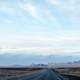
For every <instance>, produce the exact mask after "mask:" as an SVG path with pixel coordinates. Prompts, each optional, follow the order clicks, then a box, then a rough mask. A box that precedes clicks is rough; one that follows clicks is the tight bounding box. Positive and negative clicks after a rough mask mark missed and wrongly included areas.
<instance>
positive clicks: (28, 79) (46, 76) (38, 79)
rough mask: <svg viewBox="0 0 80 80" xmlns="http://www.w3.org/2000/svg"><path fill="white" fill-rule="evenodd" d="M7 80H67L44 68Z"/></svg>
mask: <svg viewBox="0 0 80 80" xmlns="http://www.w3.org/2000/svg"><path fill="white" fill-rule="evenodd" d="M7 80H69V79H66V78H64V77H62V76H61V75H59V74H58V73H56V72H54V71H53V70H51V69H45V70H41V71H39V72H38V71H37V72H36V73H35V74H31V75H27V76H21V77H15V78H11V79H7Z"/></svg>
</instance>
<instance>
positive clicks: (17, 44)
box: [0, 36, 80, 55]
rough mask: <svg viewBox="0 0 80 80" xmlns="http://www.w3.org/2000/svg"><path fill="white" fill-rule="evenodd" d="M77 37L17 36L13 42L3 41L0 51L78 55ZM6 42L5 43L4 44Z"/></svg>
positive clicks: (79, 50) (78, 42)
mask: <svg viewBox="0 0 80 80" xmlns="http://www.w3.org/2000/svg"><path fill="white" fill-rule="evenodd" d="M79 40H80V38H79V37H77V38H76V37H71V36H68V37H66V36H65V37H64V36H58V37H54V38H53V37H42V36H41V37H38V36H36V37H26V36H24V37H22V38H21V37H20V38H19V37H18V38H16V40H15V41H14V42H10V43H7V42H5V43H3V46H0V52H1V53H10V54H11V53H15V54H16V53H19V54H20V53H21V54H22V53H25V54H37V55H50V54H51V55H72V54H73V55H77V54H78V55H80V53H79V52H80V49H79V47H78V45H79V44H80V41H79ZM6 43H7V44H6Z"/></svg>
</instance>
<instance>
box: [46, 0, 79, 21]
mask: <svg viewBox="0 0 80 80" xmlns="http://www.w3.org/2000/svg"><path fill="white" fill-rule="evenodd" d="M47 1H48V3H49V4H52V5H54V6H55V7H56V8H57V9H59V11H62V12H63V14H64V15H65V16H67V17H68V18H70V19H74V20H75V19H77V20H79V19H80V0H64V1H61V0H47Z"/></svg>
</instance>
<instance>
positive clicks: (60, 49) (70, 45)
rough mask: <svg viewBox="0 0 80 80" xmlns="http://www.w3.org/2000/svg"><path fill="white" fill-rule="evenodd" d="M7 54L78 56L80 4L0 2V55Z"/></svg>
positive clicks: (65, 0) (64, 0)
mask: <svg viewBox="0 0 80 80" xmlns="http://www.w3.org/2000/svg"><path fill="white" fill-rule="evenodd" d="M7 52H8V53H10V54H13V53H15V54H17V53H19V52H20V53H22V52H24V53H25V54H39V55H49V54H51V55H52V54H53V55H79V52H80V0H0V53H1V54H3V53H7ZM20 53H19V54H20Z"/></svg>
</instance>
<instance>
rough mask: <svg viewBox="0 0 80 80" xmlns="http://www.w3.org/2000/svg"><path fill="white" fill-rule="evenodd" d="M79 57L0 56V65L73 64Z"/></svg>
mask: <svg viewBox="0 0 80 80" xmlns="http://www.w3.org/2000/svg"><path fill="white" fill-rule="evenodd" d="M79 60H80V56H77V55H76V56H57V55H48V56H42V55H34V54H33V55H29V54H28V55H27V54H24V55H23V54H16V55H12V54H0V66H1V65H15V64H17V65H30V64H44V63H45V64H47V63H56V62H60V63H61V62H73V61H79Z"/></svg>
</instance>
